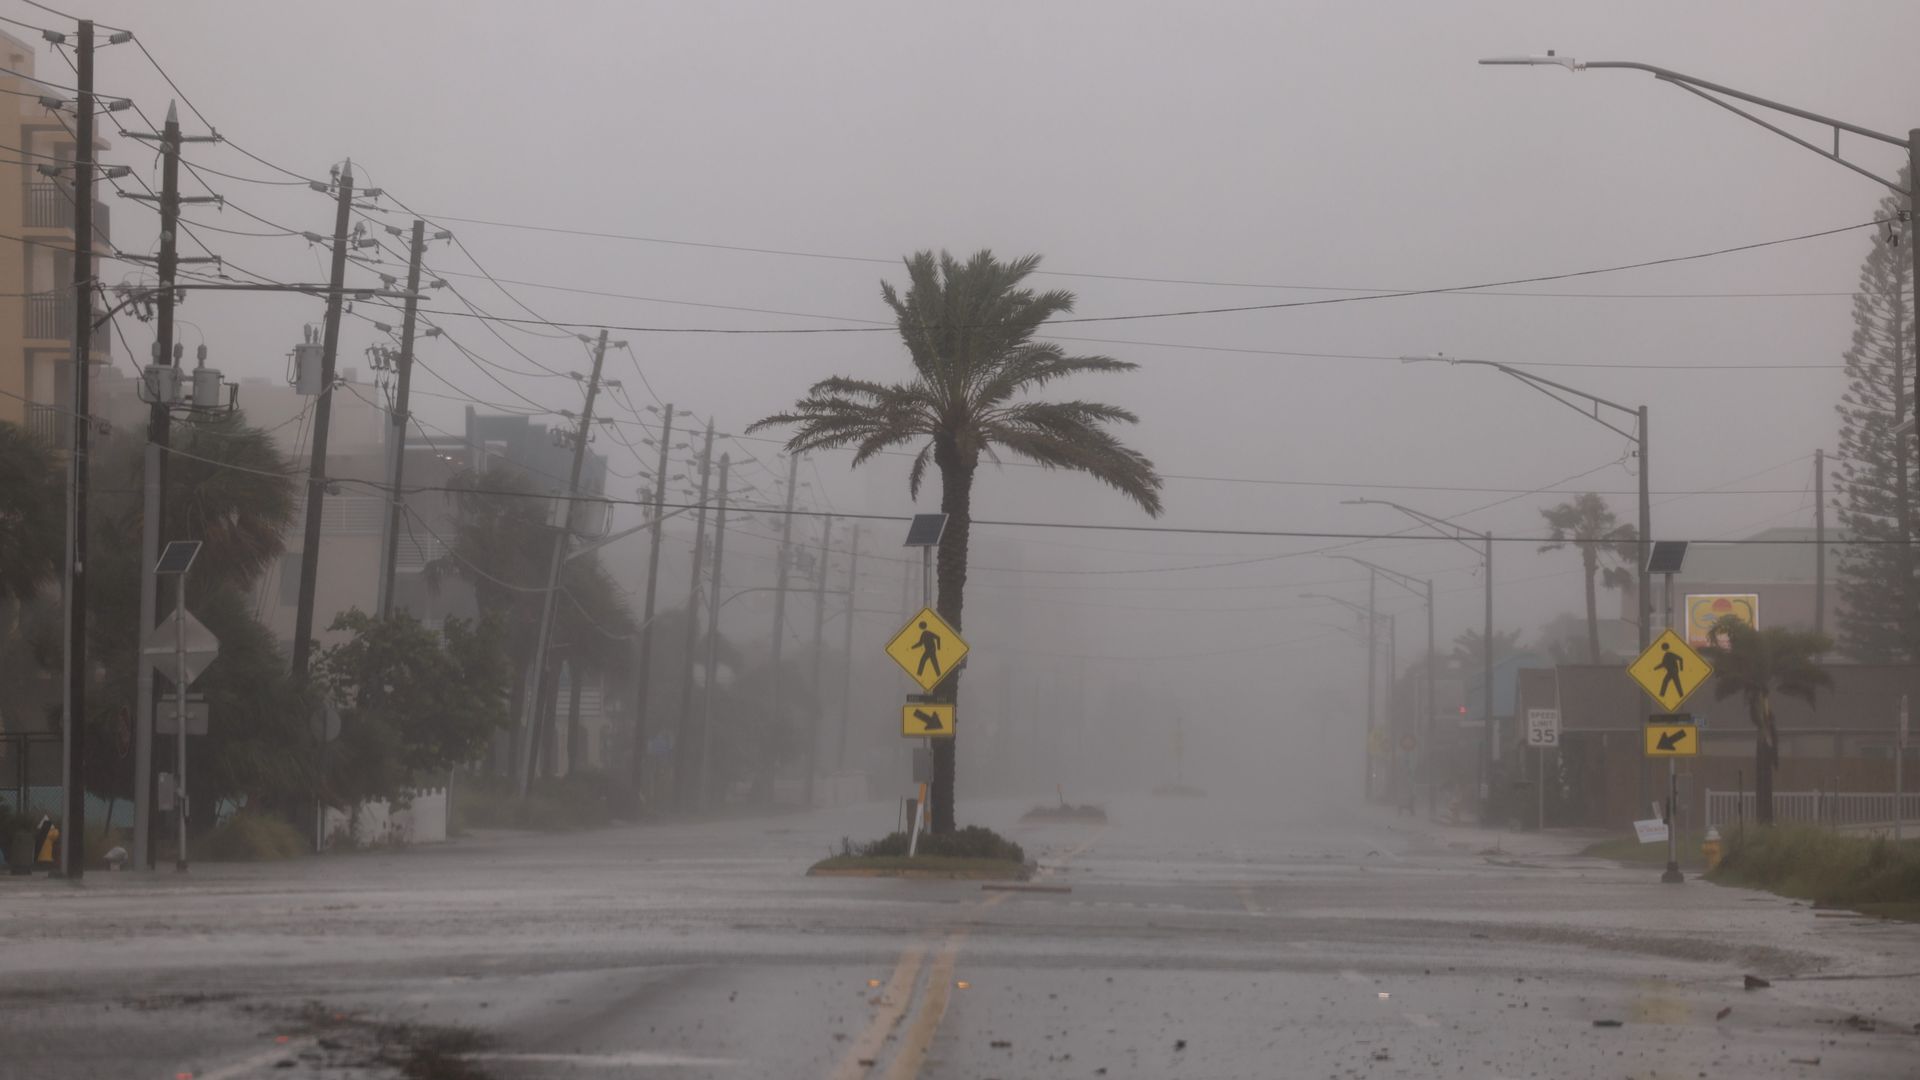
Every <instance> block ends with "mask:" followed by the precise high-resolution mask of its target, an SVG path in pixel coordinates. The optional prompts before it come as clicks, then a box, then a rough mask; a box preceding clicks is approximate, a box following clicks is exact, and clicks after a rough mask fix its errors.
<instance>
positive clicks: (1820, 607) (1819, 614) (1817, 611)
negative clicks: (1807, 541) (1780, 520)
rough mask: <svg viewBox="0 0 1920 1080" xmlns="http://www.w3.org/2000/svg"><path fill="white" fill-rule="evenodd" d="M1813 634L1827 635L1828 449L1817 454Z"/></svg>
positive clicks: (1814, 460)
mask: <svg viewBox="0 0 1920 1080" xmlns="http://www.w3.org/2000/svg"><path fill="white" fill-rule="evenodd" d="M1896 452H1897V451H1896ZM1813 632H1814V633H1816V634H1824V633H1826V632H1827V452H1826V450H1825V449H1824V448H1821V449H1816V450H1814V452H1813Z"/></svg>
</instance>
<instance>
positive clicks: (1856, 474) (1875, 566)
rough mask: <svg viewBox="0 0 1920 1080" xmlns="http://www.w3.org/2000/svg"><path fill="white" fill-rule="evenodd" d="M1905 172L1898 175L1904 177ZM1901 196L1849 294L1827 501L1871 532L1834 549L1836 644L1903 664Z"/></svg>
mask: <svg viewBox="0 0 1920 1080" xmlns="http://www.w3.org/2000/svg"><path fill="white" fill-rule="evenodd" d="M1908 182H1909V181H1908V176H1907V173H1906V172H1905V171H1904V170H1903V171H1902V172H1901V174H1900V183H1901V185H1902V186H1905V185H1906V184H1907V183H1908ZM1909 205H1910V201H1909V200H1908V199H1907V198H1906V197H1905V196H1898V195H1889V196H1887V197H1886V198H1885V199H1882V200H1881V202H1880V208H1879V216H1880V217H1881V218H1882V219H1884V220H1886V221H1888V222H1890V223H1891V224H1890V225H1889V226H1887V227H1884V228H1882V229H1881V231H1880V232H1879V233H1878V234H1877V235H1876V236H1875V237H1874V241H1873V248H1872V250H1870V251H1869V252H1868V253H1867V258H1866V261H1865V262H1864V263H1863V264H1862V265H1861V267H1860V286H1859V290H1858V291H1857V292H1856V293H1855V294H1854V297H1853V323H1854V328H1853V342H1852V344H1851V345H1849V346H1848V348H1847V351H1846V354H1845V360H1846V371H1847V389H1846V392H1845V393H1844V394H1842V395H1841V397H1840V405H1839V407H1838V411H1839V413H1840V452H1839V454H1838V455H1837V456H1836V457H1835V459H1834V461H1835V468H1834V477H1833V479H1834V506H1835V509H1836V510H1837V511H1838V517H1839V524H1840V528H1841V530H1842V531H1843V532H1844V533H1845V534H1846V536H1847V537H1848V538H1849V539H1853V540H1863V541H1879V542H1878V543H1867V544H1863V545H1859V546H1843V547H1841V548H1839V550H1838V554H1839V565H1838V587H1839V597H1840V612H1839V618H1838V629H1839V631H1840V648H1841V651H1842V652H1844V653H1845V654H1846V655H1847V656H1848V657H1849V658H1851V659H1853V660H1857V661H1860V662H1862V663H1906V662H1909V661H1910V660H1912V659H1913V658H1915V657H1916V656H1920V625H1916V623H1917V622H1920V620H1916V619H1915V618H1914V616H1913V611H1914V605H1913V602H1912V599H1911V598H1912V597H1913V596H1914V595H1915V585H1914V580H1915V579H1914V572H1913V571H1914V559H1913V555H1912V553H1911V552H1910V551H1909V550H1908V549H1907V548H1906V547H1905V546H1903V545H1901V544H1898V543H1894V541H1898V540H1900V539H1901V538H1902V520H1901V518H1902V514H1901V508H1902V504H1903V503H1904V504H1905V505H1906V509H1907V514H1908V516H1909V518H1911V515H1912V513H1913V500H1912V496H1911V494H1910V491H1909V476H1908V468H1909V466H1908V460H1909V458H1910V457H1911V456H1912V453H1913V444H1912V439H1911V437H1909V438H1908V439H1906V440H1902V439H1900V438H1898V437H1896V436H1895V435H1894V428H1896V427H1897V426H1899V424H1900V423H1901V422H1902V421H1904V420H1905V419H1906V418H1907V417H1908V416H1909V415H1911V412H1912V401H1913V377H1914V362H1913V339H1912V336H1911V335H1912V333H1913V322H1912V310H1913V308H1912V296H1913V282H1912V280H1911V279H1912V269H1913V253H1912V252H1911V251H1910V250H1909V249H1908V247H1907V245H1908V244H1910V243H1913V242H1915V237H1914V236H1913V229H1912V225H1911V223H1910V222H1905V221H1901V220H1900V219H1901V218H1903V217H1904V216H1905V215H1906V213H1907V209H1908V207H1909Z"/></svg>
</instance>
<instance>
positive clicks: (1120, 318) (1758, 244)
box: [427, 218, 1884, 336]
mask: <svg viewBox="0 0 1920 1080" xmlns="http://www.w3.org/2000/svg"><path fill="white" fill-rule="evenodd" d="M1883 223H1884V222H1883V220H1882V219H1879V218H1875V219H1873V220H1870V221H1863V222H1859V223H1856V224H1853V225H1843V226H1839V227H1837V228H1832V229H1822V230H1819V231H1816V232H1810V233H1800V234H1798V235H1794V236H1786V237H1779V238H1776V239H1772V240H1760V241H1755V242H1753V243H1748V244H1736V245H1734V246H1732V247H1724V248H1716V249H1714V250H1711V251H1700V252H1693V253H1691V254H1687V255H1672V256H1667V257H1664V258H1659V259H1644V260H1641V261H1639V262H1632V263H1620V264H1616V265H1611V266H1599V267H1591V268H1588V269H1585V270H1570V271H1565V272H1562V273H1557V274H1536V275H1533V276H1531V277H1520V278H1505V279H1501V280H1496V281H1484V282H1476V283H1472V284H1465V285H1450V286H1440V287H1435V288H1429V289H1403V290H1399V291H1394V292H1376V293H1365V294H1361V295H1357V296H1334V297H1326V298H1322V299H1318V300H1288V301H1280V302H1276V303H1270V304H1237V305H1229V306H1223V307H1208V308H1183V309H1178V310H1171V311H1149V312H1136V313H1133V314H1125V315H1075V316H1068V317H1066V318H1059V319H1053V320H1050V321H1049V322H1048V323H1047V325H1048V326H1065V325H1071V324H1078V323H1115V322H1139V321H1142V320H1148V319H1176V318H1189V317H1195V316H1202V315H1228V314H1241V313H1248V312H1256V311H1284V310H1291V309H1295V308H1310V307H1328V306H1332V305H1336V304H1352V303H1359V302H1363V301H1371V300H1397V299H1403V298H1406V297H1413V296H1435V295H1440V294H1443V293H1457V292H1471V291H1475V290H1479V289H1490V288H1496V287H1500V286H1506V285H1525V284H1533V283H1537V282H1546V281H1566V280H1569V279H1572V278H1580V277H1591V276H1594V275H1598V274H1612V273H1619V272H1623V271H1627V270H1642V269H1647V268H1651V267H1656V266H1671V265H1674V264H1676V263H1685V262H1692V261H1696V260H1700V259H1710V258H1716V257H1719V256H1722V255H1731V254H1736V253H1740V252H1747V251H1757V250H1760V249H1762V248H1769V247H1776V246H1779V245H1782V244H1792V243H1798V242H1801V241H1806V240H1815V239H1820V238H1822V237H1827V236H1836V235H1839V234H1842V233H1847V232H1853V231H1856V230H1859V229H1865V228H1871V227H1872V226H1875V225H1880V224H1883ZM427 313H428V314H434V315H454V316H457V317H462V318H489V319H492V320H493V321H496V322H501V323H520V324H533V325H543V326H552V327H555V328H568V329H574V330H587V329H602V330H619V331H621V332H623V333H639V334H716V335H732V336H763V335H796V334H870V333H883V332H890V331H892V330H893V329H894V328H893V327H892V326H889V325H875V326H784V327H763V328H748V327H716V326H640V325H629V324H622V323H614V322H578V321H575V322H566V321H559V320H553V319H542V318H519V317H516V316H506V315H494V316H480V315H476V314H473V313H471V312H458V311H429V312H427ZM957 328H958V327H949V329H957Z"/></svg>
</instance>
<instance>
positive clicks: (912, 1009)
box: [0, 796, 1920, 1080]
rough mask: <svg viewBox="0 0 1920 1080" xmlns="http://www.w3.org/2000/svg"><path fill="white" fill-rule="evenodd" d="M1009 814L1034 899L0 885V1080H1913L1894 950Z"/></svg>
mask: <svg viewBox="0 0 1920 1080" xmlns="http://www.w3.org/2000/svg"><path fill="white" fill-rule="evenodd" d="M1025 805H1026V804H1025V803H1024V802H1010V803H978V804H963V807H962V810H963V813H962V818H963V820H969V821H978V822H982V823H985V824H989V825H993V826H995V827H999V828H1002V829H1003V830H1004V831H1006V832H1008V833H1009V834H1011V835H1013V836H1014V837H1015V838H1016V839H1018V840H1019V841H1020V842H1021V843H1023V844H1024V845H1026V847H1027V849H1028V852H1029V855H1030V857H1032V856H1037V858H1038V860H1039V862H1040V865H1041V867H1042V870H1041V874H1040V876H1039V877H1038V878H1036V880H1035V881H1034V882H1033V883H1032V884H1033V885H1036V886H1041V887H1042V889H1041V890H1032V891H1006V890H1001V889H995V888H985V889H983V888H982V887H981V885H980V884H979V883H972V882H950V881H903V880H876V879H847V878H836V879H822V878H811V879H810V878H806V877H804V876H802V875H803V872H804V870H805V868H806V866H807V865H808V864H809V863H810V862H812V861H813V860H814V859H815V858H818V857H820V856H822V855H824V854H826V853H827V851H828V849H829V847H830V846H831V845H833V844H835V843H837V841H838V840H839V838H840V837H841V836H843V835H851V836H855V837H867V836H872V835H876V834H878V833H879V832H882V831H884V830H885V829H886V828H887V827H889V824H890V822H891V819H892V810H891V808H888V807H885V806H877V807H864V808H851V809H842V810H834V811H823V812H819V813H815V814H809V815H804V816H798V817H790V818H781V819H755V820H736V821H727V822H714V823H704V824H681V825H662V826H651V827H639V828H627V829H617V830H608V831H604V832H598V833H592V834H585V835H572V836H562V837H520V836H516V837H489V838H485V839H479V840H471V841H465V842H461V843H457V844H453V845H448V846H445V847H442V848H437V849H432V850H416V851H412V852H405V853H399V854H369V855H352V856H340V857H331V858H327V859H323V860H302V861H299V862H296V863H291V864H281V865H268V866H257V867H243V866H202V867H197V868H196V869H195V871H194V872H193V874H192V875H191V878H190V880H188V881H184V882H183V881H180V880H178V879H176V878H175V876H174V875H172V874H171V873H165V872H163V873H161V874H159V875H158V876H157V877H155V878H153V879H150V880H142V879H140V878H139V877H137V876H134V875H115V876H109V875H99V876H97V877H91V878H89V883H88V885H87V886H86V887H85V888H83V889H78V890H75V889H72V888H69V887H66V886H64V885H61V884H58V883H48V882H39V881H36V882H33V883H21V882H18V881H10V882H8V881H0V1032H4V1033H5V1034H4V1040H3V1041H0V1076H7V1077H12V1076H20V1077H36V1078H49V1077H89V1078H91V1077H160V1078H182V1077H188V1076H191V1077H193V1078H197V1080H240V1078H246V1077H254V1076H262V1077H266V1076H275V1077H288V1076H294V1077H319V1076H337V1077H343V1078H346V1077H354V1078H360V1077H367V1076H373V1075H390V1076H399V1075H403V1071H404V1070H406V1069H409V1068H410V1069H412V1070H413V1073H412V1075H415V1076H421V1077H497V1078H503V1080H505V1078H531V1077H557V1078H569V1077H595V1078H613V1077H627V1076H632V1077H661V1078H676V1080H677V1078H688V1077H780V1078H787V1077H823V1078H838V1080H854V1078H873V1080H882V1078H887V1080H897V1078H905V1077H916V1076H917V1077H930V1078H955V1080H958V1078H969V1080H978V1078H985V1077H1001V1078H1006V1080H1014V1078H1024V1077H1116V1078H1118V1077H1149V1078H1159V1077H1182V1078H1193V1080H1199V1078H1207V1077H1221V1078H1225V1077H1295V1076H1298V1077H1327V1078H1330V1080H1345V1078H1353V1077H1369V1078H1372V1077H1382V1078H1384V1077H1425V1076H1466V1077H1507V1078H1522V1077H1588V1076H1592V1077H1608V1078H1621V1077H1646V1078H1653V1077H1703V1076H1704V1077H1800V1076H1808V1077H1813V1076H1818V1077H1912V1076H1914V1075H1916V1072H1920V1065H1916V1062H1920V1031H1917V1030H1916V1027H1915V1025H1916V1022H1920V994H1916V990H1920V927H1917V926H1913V925H1909V924H1896V923H1886V922H1879V921H1873V920H1863V919H1857V918H1852V917H1846V916H1841V915H1838V914H1837V913H1831V912H1815V911H1812V910H1810V909H1808V908H1807V907H1804V906H1801V905H1797V904H1794V903H1792V902H1790V901H1785V900H1780V899H1777V898H1773V897H1770V896H1766V895H1762V894H1757V893H1751V892H1746V891H1742V890H1734V889H1723V888H1718V887H1715V886H1711V885H1708V884H1705V883H1696V882H1690V883H1689V884H1687V885H1686V886H1684V887H1677V888H1676V887H1671V886H1664V887H1663V886H1661V885H1660V884H1658V882H1657V874H1656V873H1653V872H1649V871H1646V870H1639V869H1621V868H1617V867H1615V866H1614V865H1613V864H1610V863H1602V862H1596V861H1593V860H1587V859H1581V858H1578V857H1574V856H1572V855H1570V854H1568V851H1569V850H1570V848H1571V847H1572V846H1574V845H1573V844H1572V843H1570V842H1568V841H1566V840H1562V839H1558V838H1553V837H1528V836H1524V835H1506V836H1496V835H1495V834H1492V833H1482V832H1475V831H1472V830H1466V829H1455V828H1451V827H1448V826H1442V825H1429V824H1427V823H1426V822H1424V821H1421V822H1412V821H1410V820H1409V819H1404V818H1401V819H1395V818H1393V817H1392V816H1390V815H1387V814H1382V813H1380V812H1378V811H1354V812H1348V813H1345V814H1327V813H1320V814H1308V813H1302V812H1298V811H1295V812H1292V813H1283V812H1281V811H1279V810H1276V809H1274V808H1272V807H1266V806H1253V807H1241V808H1235V807H1232V806H1228V805H1225V804H1224V802H1223V800H1219V799H1184V800H1166V799H1152V798H1148V797H1144V796H1142V797H1136V798H1120V799H1115V800H1111V801H1109V803H1108V809H1109V811H1110V814H1111V818H1112V820H1111V821H1110V823H1109V824H1107V825H1105V826H1091V825H1049V826H1038V827H1023V826H1020V825H1018V824H1017V823H1016V822H1015V818H1016V817H1017V815H1018V813H1019V811H1020V810H1021V809H1023V808H1024V806H1025ZM1496 841H1498V843H1499V848H1498V850H1497V851H1496V850H1493V847H1492V845H1493V844H1494V843H1495V842H1496ZM1749 973H1751V974H1756V975H1761V976H1764V977H1766V978H1767V979H1769V980H1771V982H1772V985H1771V987H1769V988H1766V989H1757V990H1747V989H1744V988H1743V982H1742V979H1743V976H1744V975H1746V974H1749ZM1603 1025H1604V1026H1603Z"/></svg>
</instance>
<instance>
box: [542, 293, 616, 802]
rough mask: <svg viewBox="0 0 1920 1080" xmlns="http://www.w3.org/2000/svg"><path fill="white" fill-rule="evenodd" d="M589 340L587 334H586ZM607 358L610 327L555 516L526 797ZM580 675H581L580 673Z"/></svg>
mask: <svg viewBox="0 0 1920 1080" xmlns="http://www.w3.org/2000/svg"><path fill="white" fill-rule="evenodd" d="M582 340H585V335H582ZM606 359H607V331H606V330H604V329H602V330H601V331H600V340H599V342H598V343H597V344H596V345H594V348H593V373H592V374H591V375H589V376H587V400H586V404H584V405H582V406H581V407H580V425H579V427H578V428H577V429H576V430H575V431H574V435H573V465H572V466H571V467H570V468H569V469H568V470H567V491H566V494H565V496H564V497H562V499H561V500H560V502H559V504H558V512H557V513H556V514H555V516H556V517H557V518H558V519H559V521H558V525H559V528H558V531H556V532H555V533H554V534H553V561H552V562H550V563H549V564H548V565H547V592H546V595H545V596H544V597H543V598H542V599H541V601H540V633H539V635H538V637H536V638H535V642H536V644H535V645H534V648H533V678H534V683H533V690H534V694H533V701H532V702H531V703H529V705H528V706H527V709H526V713H527V743H526V747H527V752H526V753H525V754H524V755H522V757H521V764H522V766H523V767H522V768H521V770H520V797H521V798H523V799H524V798H526V797H527V792H528V791H529V790H531V789H532V787H533V770H534V766H535V765H536V764H538V763H539V759H540V735H541V732H540V730H539V728H540V727H541V716H540V710H541V707H542V704H543V703H544V702H545V701H546V699H547V697H548V695H549V694H550V693H551V691H550V689H549V688H550V687H551V686H552V685H553V683H552V682H551V680H552V678H553V676H552V673H551V671H550V668H549V666H548V664H547V650H548V648H550V647H551V646H552V645H553V619H554V612H555V609H556V608H557V607H558V605H559V600H560V571H561V568H562V566H563V565H564V564H565V563H566V561H567V542H568V541H569V540H571V539H572V538H573V505H574V498H575V496H577V495H579V494H580V470H581V469H582V468H583V467H584V466H585V465H586V463H587V443H588V442H590V441H591V440H592V437H593V402H594V399H595V398H596V397H599V396H600V368H601V366H602V365H603V364H605V363H606ZM576 677H577V676H576Z"/></svg>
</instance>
